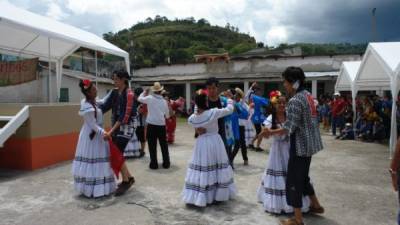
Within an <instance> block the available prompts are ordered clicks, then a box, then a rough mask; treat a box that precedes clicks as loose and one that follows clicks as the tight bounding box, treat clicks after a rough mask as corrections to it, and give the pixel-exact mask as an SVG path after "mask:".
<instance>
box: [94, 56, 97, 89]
mask: <svg viewBox="0 0 400 225" xmlns="http://www.w3.org/2000/svg"><path fill="white" fill-rule="evenodd" d="M94 66H95V67H96V69H95V70H96V87H97V51H94Z"/></svg>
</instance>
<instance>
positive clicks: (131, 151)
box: [124, 132, 142, 158]
mask: <svg viewBox="0 0 400 225" xmlns="http://www.w3.org/2000/svg"><path fill="white" fill-rule="evenodd" d="M141 147H142V146H141V144H140V142H139V140H138V138H137V136H136V132H133V136H132V138H131V139H130V140H129V142H128V144H127V145H126V148H125V150H124V157H125V158H138V157H140V150H141Z"/></svg>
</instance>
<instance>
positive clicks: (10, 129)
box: [0, 106, 29, 148]
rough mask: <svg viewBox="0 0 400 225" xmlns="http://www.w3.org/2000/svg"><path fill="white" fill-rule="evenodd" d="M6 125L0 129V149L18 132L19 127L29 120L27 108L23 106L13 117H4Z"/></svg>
mask: <svg viewBox="0 0 400 225" xmlns="http://www.w3.org/2000/svg"><path fill="white" fill-rule="evenodd" d="M2 118H3V119H7V120H8V123H7V124H6V125H5V126H4V127H3V128H1V129H0V148H2V147H4V146H3V145H4V143H5V142H6V141H7V140H8V139H9V138H10V137H11V136H12V135H13V134H15V132H16V131H17V130H18V128H19V127H21V126H22V124H24V122H25V121H26V120H27V119H28V118H29V106H24V108H22V109H21V110H20V111H19V112H18V113H17V114H16V115H15V116H11V117H9V116H4V117H2Z"/></svg>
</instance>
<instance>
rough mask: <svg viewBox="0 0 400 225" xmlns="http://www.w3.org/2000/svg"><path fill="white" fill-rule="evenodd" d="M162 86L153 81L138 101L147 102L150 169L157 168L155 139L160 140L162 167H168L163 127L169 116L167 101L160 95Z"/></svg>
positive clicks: (166, 145) (166, 144) (165, 137)
mask: <svg viewBox="0 0 400 225" xmlns="http://www.w3.org/2000/svg"><path fill="white" fill-rule="evenodd" d="M163 90H164V87H162V86H161V84H160V83H159V82H155V83H154V85H153V87H151V91H152V94H150V95H149V90H146V91H144V92H143V93H142V94H140V96H139V98H138V101H139V102H141V103H144V104H147V110H148V114H147V118H146V122H147V143H148V145H149V153H150V165H149V167H150V169H158V161H157V140H158V141H159V142H160V147H161V153H162V157H163V168H165V169H168V168H169V167H170V164H171V163H170V160H169V152H168V143H167V135H166V129H165V119H168V118H169V116H170V115H169V108H168V104H167V101H166V100H165V99H164V98H163V96H162V95H161V92H162V91H163Z"/></svg>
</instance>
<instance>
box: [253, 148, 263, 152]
mask: <svg viewBox="0 0 400 225" xmlns="http://www.w3.org/2000/svg"><path fill="white" fill-rule="evenodd" d="M255 150H256V152H262V151H264V149H262V148H260V147H257V148H255Z"/></svg>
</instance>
